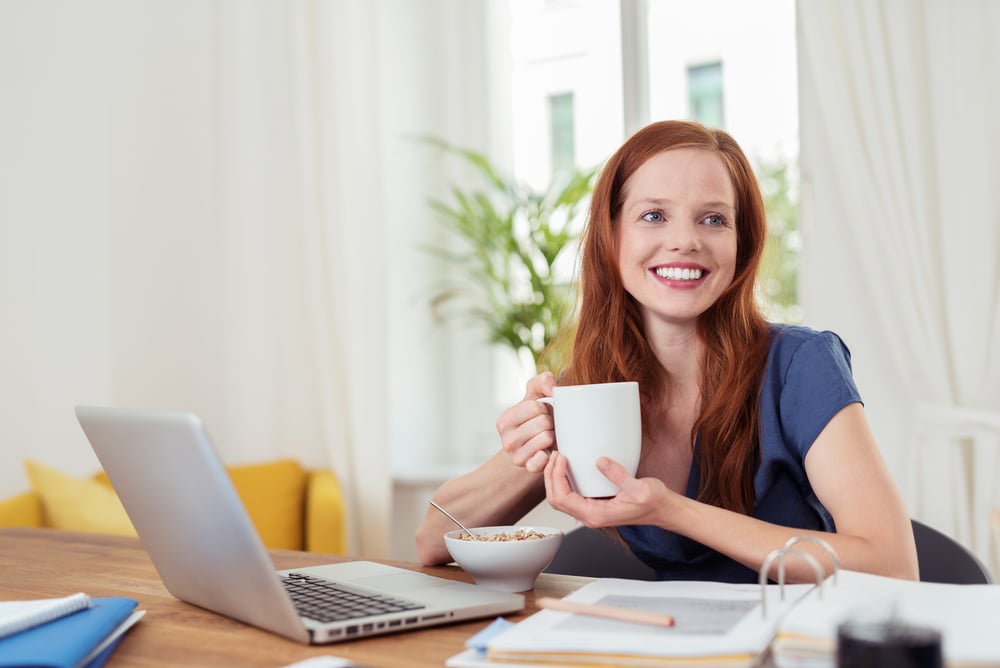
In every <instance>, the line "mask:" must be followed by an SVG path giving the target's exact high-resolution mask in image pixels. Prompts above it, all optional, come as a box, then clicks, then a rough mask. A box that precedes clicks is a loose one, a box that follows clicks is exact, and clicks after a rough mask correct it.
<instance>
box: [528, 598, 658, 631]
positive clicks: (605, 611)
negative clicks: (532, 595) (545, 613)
mask: <svg viewBox="0 0 1000 668" xmlns="http://www.w3.org/2000/svg"><path fill="white" fill-rule="evenodd" d="M535 604H536V605H537V606H538V607H539V608H546V609H548V610H560V611H562V612H572V613H575V614H578V615H590V616H592V617H604V618H606V619H617V620H620V621H623V622H636V623H639V624H652V625H653V626H673V625H674V618H673V616H672V615H667V614H664V613H661V612H648V611H646V610H631V609H629V608H616V607H614V606H610V605H598V604H596V603H578V602H576V601H567V600H565V599H561V598H550V597H548V596H543V597H541V598H539V599H536V600H535Z"/></svg>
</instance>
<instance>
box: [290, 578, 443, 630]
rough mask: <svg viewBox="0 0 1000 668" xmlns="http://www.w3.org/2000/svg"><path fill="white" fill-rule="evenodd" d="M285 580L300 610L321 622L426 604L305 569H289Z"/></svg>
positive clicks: (395, 610) (403, 609)
mask: <svg viewBox="0 0 1000 668" xmlns="http://www.w3.org/2000/svg"><path fill="white" fill-rule="evenodd" d="M281 581H282V583H283V584H284V585H285V591H287V592H288V595H289V596H290V597H291V599H292V603H294V604H295V609H296V610H297V611H298V613H299V614H300V615H302V616H303V617H308V618H309V619H315V620H316V621H318V622H336V621H341V620H345V619H358V618H360V617H371V616H372V615H383V614H386V613H390V612H403V611H407V610H419V609H420V608H423V607H424V606H423V605H422V604H420V603H415V602H413V601H407V600H405V599H401V598H397V597H393V596H385V595H383V594H377V593H374V592H370V591H364V590H361V589H355V588H353V587H349V586H346V585H342V584H339V583H336V582H331V581H330V580H323V579H321V578H317V577H313V576H311V575H305V574H303V573H289V574H288V575H287V577H283V578H282V579H281Z"/></svg>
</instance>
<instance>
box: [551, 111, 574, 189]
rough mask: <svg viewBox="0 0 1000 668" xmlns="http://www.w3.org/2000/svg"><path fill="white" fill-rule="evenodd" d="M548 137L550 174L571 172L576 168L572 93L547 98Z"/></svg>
mask: <svg viewBox="0 0 1000 668" xmlns="http://www.w3.org/2000/svg"><path fill="white" fill-rule="evenodd" d="M549 137H551V142H552V145H551V151H552V173H553V174H559V173H563V172H569V171H572V169H573V168H574V167H575V166H576V149H575V142H576V132H575V131H574V129H573V93H561V94H559V95H550V96H549Z"/></svg>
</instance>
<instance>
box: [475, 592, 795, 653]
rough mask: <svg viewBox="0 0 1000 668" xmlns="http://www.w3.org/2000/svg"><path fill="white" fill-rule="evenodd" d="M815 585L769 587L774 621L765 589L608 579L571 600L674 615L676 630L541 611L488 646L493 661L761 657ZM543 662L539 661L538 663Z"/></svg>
mask: <svg viewBox="0 0 1000 668" xmlns="http://www.w3.org/2000/svg"><path fill="white" fill-rule="evenodd" d="M813 587H814V585H786V586H785V588H784V590H785V598H784V600H782V599H781V593H780V588H779V587H778V586H777V585H768V586H767V587H766V588H765V590H766V595H767V597H768V604H767V609H768V613H769V614H768V617H767V618H766V619H765V618H764V617H763V615H762V612H761V605H760V603H761V588H760V586H759V585H755V584H754V585H750V584H747V585H734V584H726V583H719V582H677V581H663V582H645V581H637V580H617V579H601V580H597V581H595V582H592V583H590V584H587V585H585V586H584V587H583V588H581V589H579V590H577V591H575V592H573V593H572V594H570V595H569V596H567V597H566V600H571V601H579V602H583V603H598V604H602V605H614V606H617V607H626V608H636V609H641V610H650V611H655V612H662V613H667V614H670V615H673V616H674V618H675V621H676V625H675V626H673V627H669V628H667V627H657V626H652V625H648V624H635V623H630V622H623V621H617V620H611V619H603V618H599V617H592V616H587V615H575V614H572V613H567V612H560V611H555V610H541V611H539V612H537V613H535V614H534V615H532V616H531V617H529V618H528V619H526V620H524V621H522V622H520V623H519V624H517V625H516V626H515V627H514V628H512V629H510V630H508V631H506V632H504V633H502V634H500V635H499V636H497V637H496V638H494V639H492V640H491V641H490V642H489V645H488V647H489V654H490V657H491V659H493V658H501V659H503V658H510V657H512V656H520V657H521V658H524V659H530V657H541V656H544V655H546V654H549V653H586V654H614V655H624V656H634V657H669V658H695V657H722V656H740V655H746V656H751V657H756V656H758V655H759V654H761V653H763V652H764V651H765V650H766V649H767V647H768V646H769V644H770V642H771V639H772V638H773V637H774V633H775V631H776V629H777V626H778V621H779V620H780V619H781V617H782V615H784V614H785V613H786V612H787V611H788V609H789V608H790V607H791V605H792V604H793V603H794V601H795V600H797V599H798V598H801V597H802V596H803V595H804V594H805V593H806V592H808V591H809V590H810V589H812V588H813ZM536 660H537V659H536Z"/></svg>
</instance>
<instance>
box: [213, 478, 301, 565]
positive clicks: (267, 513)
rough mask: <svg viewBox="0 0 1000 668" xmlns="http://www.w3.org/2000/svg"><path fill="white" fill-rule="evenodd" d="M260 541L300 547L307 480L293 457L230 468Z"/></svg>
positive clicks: (275, 544)
mask: <svg viewBox="0 0 1000 668" xmlns="http://www.w3.org/2000/svg"><path fill="white" fill-rule="evenodd" d="M227 471H228V472H229V477H230V478H231V479H232V481H233V485H234V486H235V487H236V491H237V492H238V493H239V495H240V499H241V500H242V501H243V505H244V506H246V509H247V512H248V513H249V514H250V518H251V519H252V520H253V523H254V526H255V527H256V528H257V533H259V534H260V538H261V540H262V541H263V542H264V545H266V546H267V547H269V548H274V549H286V550H301V549H302V547H303V545H304V538H303V535H302V532H303V526H304V524H305V521H304V518H305V502H306V480H307V475H306V472H305V470H304V469H303V468H302V466H301V465H300V464H299V463H298V462H297V461H295V460H292V459H281V460H278V461H274V462H268V463H266V464H247V465H241V466H230V467H228V468H227Z"/></svg>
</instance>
